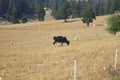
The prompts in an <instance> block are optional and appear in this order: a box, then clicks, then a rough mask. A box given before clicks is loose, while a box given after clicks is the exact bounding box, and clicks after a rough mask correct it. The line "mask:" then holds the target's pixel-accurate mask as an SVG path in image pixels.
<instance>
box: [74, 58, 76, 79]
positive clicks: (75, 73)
mask: <svg viewBox="0 0 120 80" xmlns="http://www.w3.org/2000/svg"><path fill="white" fill-rule="evenodd" d="M74 80H76V60H74Z"/></svg>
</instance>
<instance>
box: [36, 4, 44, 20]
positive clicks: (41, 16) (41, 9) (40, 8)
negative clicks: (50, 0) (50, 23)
mask: <svg viewBox="0 0 120 80" xmlns="http://www.w3.org/2000/svg"><path fill="white" fill-rule="evenodd" d="M36 14H37V17H38V20H39V21H44V16H45V10H44V7H43V5H42V4H37V6H36Z"/></svg>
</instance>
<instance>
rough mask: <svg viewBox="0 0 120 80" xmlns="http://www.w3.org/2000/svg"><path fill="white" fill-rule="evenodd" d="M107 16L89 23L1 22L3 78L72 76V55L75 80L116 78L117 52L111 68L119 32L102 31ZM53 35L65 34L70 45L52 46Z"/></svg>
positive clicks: (119, 75)
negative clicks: (115, 60) (88, 25)
mask: <svg viewBox="0 0 120 80" xmlns="http://www.w3.org/2000/svg"><path fill="white" fill-rule="evenodd" d="M107 17H108V16H99V17H97V20H96V21H94V22H93V23H92V24H91V26H90V27H86V25H85V24H83V23H82V22H81V21H80V19H70V20H69V21H71V22H68V23H64V22H63V21H62V20H58V21H48V22H34V23H26V24H16V25H1V26H0V76H1V77H2V79H3V80H73V62H74V59H76V60H77V79H78V80H120V54H119V52H118V61H117V71H115V70H114V55H115V49H116V48H117V49H118V51H119V50H120V35H119V33H118V34H117V36H113V35H111V34H109V33H108V32H107V31H105V29H106V27H107V26H105V24H106V19H107ZM93 25H97V26H95V27H93ZM55 35H62V36H66V37H67V38H68V39H69V40H70V42H71V43H70V45H69V46H67V45H66V44H64V45H63V46H62V47H60V44H57V45H55V46H53V45H52V42H53V36H55ZM75 37H78V40H74V38H75Z"/></svg>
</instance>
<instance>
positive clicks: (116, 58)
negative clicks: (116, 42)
mask: <svg viewBox="0 0 120 80" xmlns="http://www.w3.org/2000/svg"><path fill="white" fill-rule="evenodd" d="M117 53H118V50H117V49H116V53H115V70H116V69H117Z"/></svg>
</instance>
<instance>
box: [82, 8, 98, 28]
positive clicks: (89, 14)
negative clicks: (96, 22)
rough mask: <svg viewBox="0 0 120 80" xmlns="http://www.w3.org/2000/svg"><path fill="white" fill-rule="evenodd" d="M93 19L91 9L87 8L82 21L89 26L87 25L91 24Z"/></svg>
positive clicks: (94, 17) (93, 14)
mask: <svg viewBox="0 0 120 80" xmlns="http://www.w3.org/2000/svg"><path fill="white" fill-rule="evenodd" d="M93 19H96V16H95V13H94V11H93V9H92V8H89V9H87V10H86V11H85V12H84V13H83V16H82V21H83V23H87V26H89V23H91V22H93Z"/></svg>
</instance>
